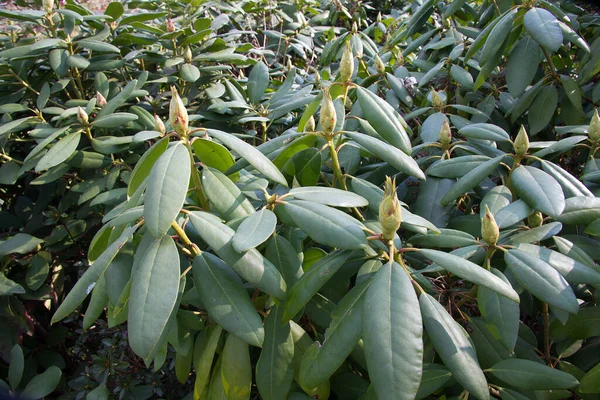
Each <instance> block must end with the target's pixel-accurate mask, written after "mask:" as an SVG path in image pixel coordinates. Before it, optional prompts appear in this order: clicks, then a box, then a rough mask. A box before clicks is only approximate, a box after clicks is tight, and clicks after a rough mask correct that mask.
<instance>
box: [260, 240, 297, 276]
mask: <svg viewBox="0 0 600 400" xmlns="http://www.w3.org/2000/svg"><path fill="white" fill-rule="evenodd" d="M266 257H267V258H268V259H269V260H270V261H271V262H272V263H273V264H274V265H275V266H276V267H277V269H278V270H279V272H281V275H283V278H284V279H285V282H286V283H287V285H288V286H290V287H291V286H292V285H293V284H294V283H296V282H297V281H298V279H300V277H301V276H302V274H303V273H304V271H303V270H302V263H301V262H300V257H299V256H298V252H297V250H296V249H295V248H294V246H293V245H292V244H291V243H290V242H289V241H287V240H286V239H285V238H284V237H283V236H281V235H277V234H274V235H273V236H272V237H271V239H269V241H268V243H267V252H266Z"/></svg>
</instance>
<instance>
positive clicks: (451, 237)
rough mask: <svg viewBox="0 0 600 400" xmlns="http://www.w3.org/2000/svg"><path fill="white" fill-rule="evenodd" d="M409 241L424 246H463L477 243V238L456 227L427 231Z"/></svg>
mask: <svg viewBox="0 0 600 400" xmlns="http://www.w3.org/2000/svg"><path fill="white" fill-rule="evenodd" d="M408 241H409V242H410V243H412V244H414V245H417V246H423V247H463V246H471V245H474V244H476V243H477V240H475V238H474V237H473V236H472V235H470V234H469V233H467V232H463V231H458V230H455V229H443V228H442V229H439V231H438V232H427V233H425V234H417V235H414V236H411V237H410V238H409V239H408Z"/></svg>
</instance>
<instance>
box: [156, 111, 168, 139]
mask: <svg viewBox="0 0 600 400" xmlns="http://www.w3.org/2000/svg"><path fill="white" fill-rule="evenodd" d="M154 130H155V131H157V132H160V134H161V135H164V134H165V133H166V132H167V128H165V123H164V122H162V119H160V117H159V116H158V115H156V114H154Z"/></svg>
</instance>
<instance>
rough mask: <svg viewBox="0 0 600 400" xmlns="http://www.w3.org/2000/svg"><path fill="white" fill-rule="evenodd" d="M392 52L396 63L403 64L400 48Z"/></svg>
mask: <svg viewBox="0 0 600 400" xmlns="http://www.w3.org/2000/svg"><path fill="white" fill-rule="evenodd" d="M394 54H395V56H396V64H398V65H400V66H402V65H404V56H403V55H402V51H400V49H396V52H395V53H394Z"/></svg>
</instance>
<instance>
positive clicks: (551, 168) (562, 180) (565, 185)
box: [541, 160, 594, 197]
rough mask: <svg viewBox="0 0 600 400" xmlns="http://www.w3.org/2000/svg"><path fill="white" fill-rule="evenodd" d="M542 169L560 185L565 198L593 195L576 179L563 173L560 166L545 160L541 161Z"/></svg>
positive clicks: (565, 172) (567, 173)
mask: <svg viewBox="0 0 600 400" xmlns="http://www.w3.org/2000/svg"><path fill="white" fill-rule="evenodd" d="M541 163H542V169H543V170H544V171H546V172H547V173H548V174H549V175H550V176H552V177H553V178H554V179H556V181H557V182H558V183H559V184H560V186H561V187H562V189H563V192H564V193H565V197H574V196H589V197H594V194H593V193H592V192H591V191H590V190H589V189H588V188H587V187H586V186H585V185H584V184H583V183H582V182H581V181H580V180H578V179H577V178H575V177H574V176H573V175H571V174H570V173H569V172H567V171H565V170H564V169H563V168H561V167H560V166H558V165H556V164H554V163H552V162H550V161H546V160H542V161H541Z"/></svg>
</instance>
